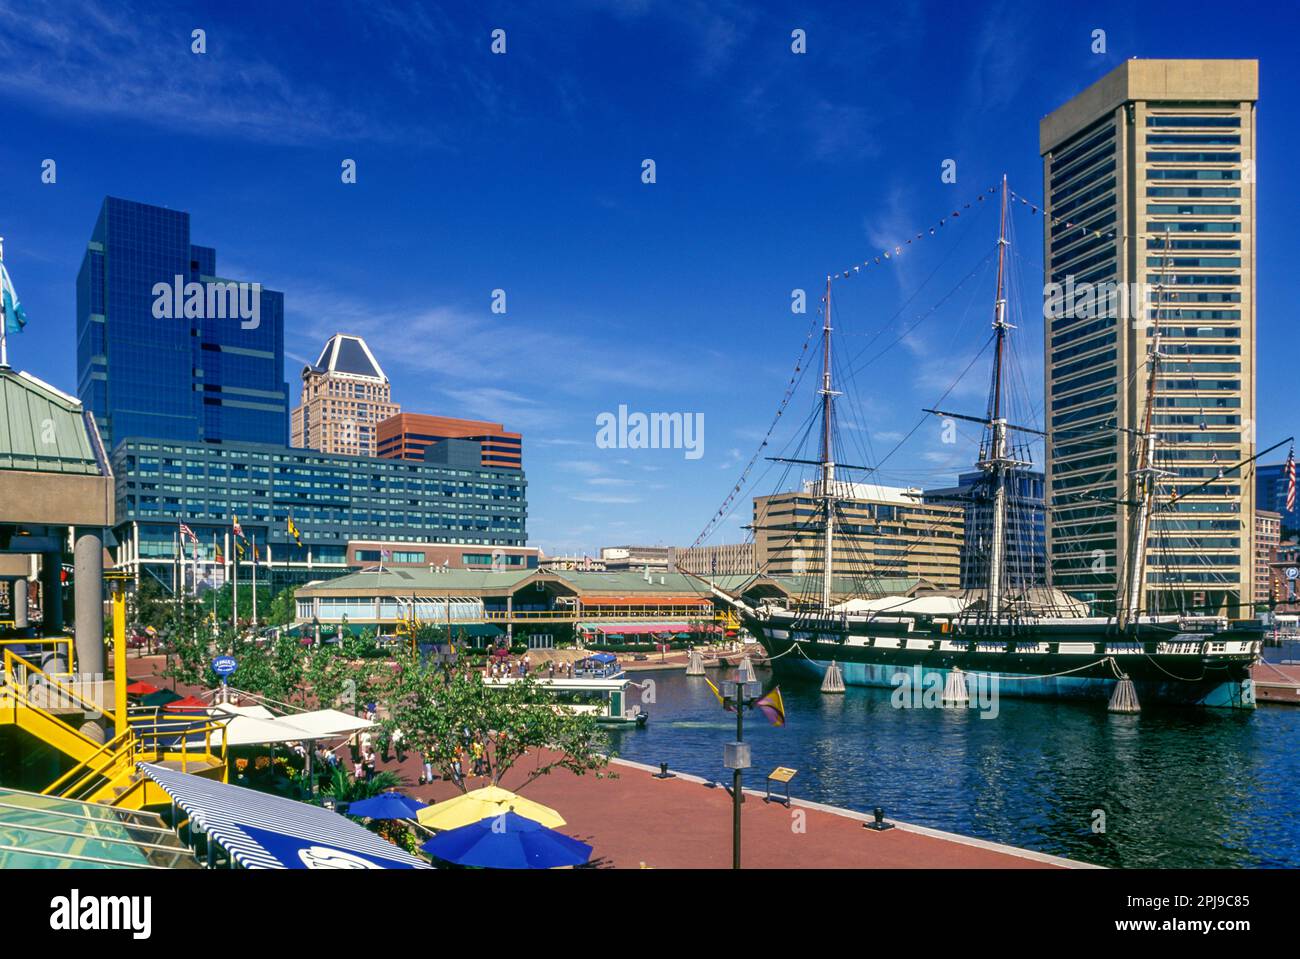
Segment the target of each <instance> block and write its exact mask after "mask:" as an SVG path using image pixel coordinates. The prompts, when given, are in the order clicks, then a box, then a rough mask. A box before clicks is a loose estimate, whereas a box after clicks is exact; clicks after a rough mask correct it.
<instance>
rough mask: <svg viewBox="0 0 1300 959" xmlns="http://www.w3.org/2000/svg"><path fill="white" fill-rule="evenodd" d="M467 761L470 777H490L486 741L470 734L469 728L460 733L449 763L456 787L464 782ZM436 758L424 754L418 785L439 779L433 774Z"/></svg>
mask: <svg viewBox="0 0 1300 959" xmlns="http://www.w3.org/2000/svg"><path fill="white" fill-rule="evenodd" d="M466 759H469V760H470V761H471V762H472V763H473V766H472V767H471V768H472V772H471V773H470V775H471V776H475V777H477V776H491V775H492V761H491V759H490V758H489V756H488V750H487V740H486V738H485V737H483V736H479V735H475V734H472V733H471V732H470V731H469V727H465V728H464V729H463V730H462V731H461V738H460V742H459V743H458V744H457V746H456V749H455V752H454V754H453V758H452V761H451V778H452V781H453V782H454V783H455V784H456V785H457V786H459V785H461V784H462V783H464V781H465V760H466ZM435 762H436V758H435V757H434V756H433V755H429V754H426V755H425V757H424V772H423V773H422V774H421V776H420V785H421V786H423V785H424V784H425V783H431V782H436V781H437V780H438V779H440V778H441V777H440V776H438V775H436V774H435V773H434V769H433V767H434V763H435Z"/></svg>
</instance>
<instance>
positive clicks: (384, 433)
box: [378, 413, 524, 469]
mask: <svg viewBox="0 0 1300 959" xmlns="http://www.w3.org/2000/svg"><path fill="white" fill-rule="evenodd" d="M378 436H379V455H380V456H383V457H386V458H388V459H399V460H419V459H424V451H425V448H426V447H429V446H433V445H434V444H436V443H441V442H442V441H443V440H450V439H462V440H475V441H477V442H478V444H479V447H480V449H481V451H482V462H483V468H484V469H523V448H524V438H523V436H522V435H521V434H519V433H509V432H507V431H506V428H505V427H504V426H503V425H502V424H500V423H486V422H484V421H482V420H458V419H454V418H452V417H450V416H429V415H426V414H424V413H398V414H397V415H396V416H392V417H389V418H388V419H386V420H384V422H382V423H380V424H379V433H378Z"/></svg>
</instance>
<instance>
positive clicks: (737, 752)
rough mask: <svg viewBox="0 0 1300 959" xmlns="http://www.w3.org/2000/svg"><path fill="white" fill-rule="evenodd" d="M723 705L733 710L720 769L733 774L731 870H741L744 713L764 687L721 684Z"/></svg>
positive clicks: (747, 762) (733, 682)
mask: <svg viewBox="0 0 1300 959" xmlns="http://www.w3.org/2000/svg"><path fill="white" fill-rule="evenodd" d="M722 691H723V705H724V706H730V707H731V708H734V709H735V710H736V741H735V742H734V743H727V745H726V746H725V747H724V748H723V756H722V760H723V765H725V766H726V767H727V768H728V769H730V770H732V777H731V844H732V845H731V868H732V869H739V868H740V804H741V803H742V802H744V798H745V797H744V792H743V791H742V790H743V787H742V784H741V777H742V775H743V773H744V770H746V769H748V768H749V766H750V753H749V743H747V742H745V710H746V709H753V708H754V703H755V701H756V700H757V699H758V698H759V696H760V695H761V694H762V692H763V684H762V683H758V682H749V683H742V682H737V681H736V680H729V681H727V682H724V683H723V684H722Z"/></svg>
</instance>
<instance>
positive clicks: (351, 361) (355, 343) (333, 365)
mask: <svg viewBox="0 0 1300 959" xmlns="http://www.w3.org/2000/svg"><path fill="white" fill-rule="evenodd" d="M310 369H311V371H312V372H314V373H339V374H344V375H347V376H361V377H365V378H366V379H372V380H380V381H382V382H385V383H387V382H388V377H387V376H385V375H384V371H383V368H382V367H381V366H380V365H379V361H378V360H377V359H375V354H373V353H371V352H370V347H369V346H367V345H366V341H365V340H363V339H362V338H361V337H359V336H349V335H348V334H346V333H335V334H334V335H333V336H331V337H330V338H329V339H328V340H327V341H326V343H325V348H324V349H323V350H321V352H320V359H318V360H317V361H316V365H315V366H313V367H311V368H310Z"/></svg>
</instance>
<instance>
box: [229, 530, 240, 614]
mask: <svg viewBox="0 0 1300 959" xmlns="http://www.w3.org/2000/svg"><path fill="white" fill-rule="evenodd" d="M230 545H231V547H232V550H231V555H230V561H231V562H232V563H233V564H234V566H233V567H232V568H233V569H234V571H235V577H234V579H233V580H232V581H231V582H232V583H233V584H234V586H233V591H232V592H231V595H230V625H232V626H233V627H235V630H236V631H238V629H239V539H238V537H234V538H233V541H232V542H231V544H230Z"/></svg>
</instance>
